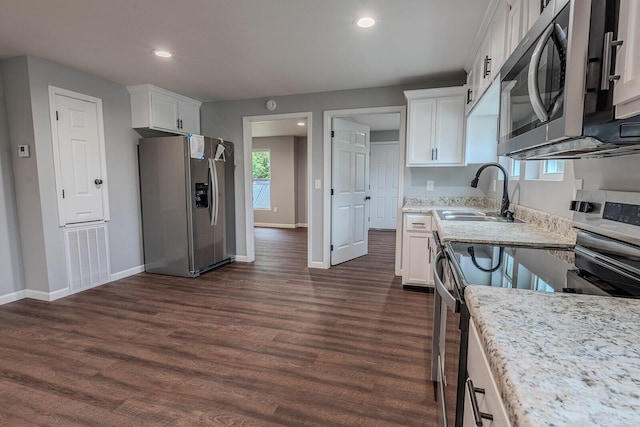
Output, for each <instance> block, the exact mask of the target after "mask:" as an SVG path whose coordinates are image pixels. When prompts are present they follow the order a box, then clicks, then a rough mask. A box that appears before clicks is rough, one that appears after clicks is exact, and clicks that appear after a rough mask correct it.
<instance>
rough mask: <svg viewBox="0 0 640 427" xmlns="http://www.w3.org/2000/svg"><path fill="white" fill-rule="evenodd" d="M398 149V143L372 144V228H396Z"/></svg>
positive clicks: (370, 224)
mask: <svg viewBox="0 0 640 427" xmlns="http://www.w3.org/2000/svg"><path fill="white" fill-rule="evenodd" d="M398 151H399V150H398V143H391V144H371V166H370V169H371V174H370V176H371V181H370V183H371V222H370V223H369V226H370V227H371V228H380V229H385V230H395V229H396V220H397V218H398Z"/></svg>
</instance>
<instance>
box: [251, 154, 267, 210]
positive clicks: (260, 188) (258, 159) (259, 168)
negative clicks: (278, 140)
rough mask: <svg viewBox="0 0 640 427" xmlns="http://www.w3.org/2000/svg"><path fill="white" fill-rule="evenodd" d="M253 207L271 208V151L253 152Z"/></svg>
mask: <svg viewBox="0 0 640 427" xmlns="http://www.w3.org/2000/svg"><path fill="white" fill-rule="evenodd" d="M251 169H252V172H251V174H252V178H253V209H271V151H269V150H253V151H252V153H251Z"/></svg>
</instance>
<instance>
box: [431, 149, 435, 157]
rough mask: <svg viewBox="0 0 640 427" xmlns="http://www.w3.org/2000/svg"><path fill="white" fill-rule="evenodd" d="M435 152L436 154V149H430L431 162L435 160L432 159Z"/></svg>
mask: <svg viewBox="0 0 640 427" xmlns="http://www.w3.org/2000/svg"><path fill="white" fill-rule="evenodd" d="M435 152H436V149H435V148H432V149H431V160H435V158H434V153H435Z"/></svg>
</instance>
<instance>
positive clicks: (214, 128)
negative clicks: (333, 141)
mask: <svg viewBox="0 0 640 427" xmlns="http://www.w3.org/2000/svg"><path fill="white" fill-rule="evenodd" d="M464 82H465V75H464V73H456V74H455V75H452V76H446V77H439V78H434V79H432V80H430V81H426V82H423V83H418V84H413V85H405V86H389V87H379V88H371V89H355V90H344V91H334V92H323V93H313V94H302V95H290V96H282V97H276V98H274V99H275V100H276V101H277V103H278V109H277V110H276V111H275V112H274V114H283V113H298V112H307V111H310V112H311V113H312V120H313V126H312V129H311V135H312V138H313V140H312V143H313V147H312V153H311V156H312V164H311V165H310V167H311V177H312V179H313V180H316V179H321V180H323V181H324V178H325V177H324V169H323V163H324V153H323V144H324V140H323V127H324V123H323V112H324V111H325V110H340V109H351V108H367V107H386V106H399V105H406V100H405V97H404V93H403V91H404V90H411V89H424V88H431V87H443V86H457V85H461V84H463V83H464ZM264 102H265V98H257V99H247V100H237V101H220V102H206V103H204V104H203V105H202V109H201V112H200V117H201V127H202V133H203V134H205V135H212V136H216V137H221V138H224V139H227V140H230V141H233V142H235V144H236V147H237V151H238V157H237V158H238V159H239V161H238V165H237V168H236V224H237V240H238V245H237V252H238V254H239V255H246V253H247V248H246V235H245V232H246V231H245V230H246V227H245V214H244V212H245V209H246V207H245V203H244V165H243V163H242V158H243V155H244V153H243V147H242V118H243V117H245V116H262V115H266V114H268V113H269V112H268V111H267V110H266V109H265V108H264ZM309 197H310V198H311V202H312V209H313V211H312V212H309V213H308V221H309V223H310V227H311V229H310V233H311V238H312V240H313V247H312V248H311V260H312V261H313V262H322V261H323V247H322V246H323V212H324V189H314V190H313V192H312V194H310V195H309Z"/></svg>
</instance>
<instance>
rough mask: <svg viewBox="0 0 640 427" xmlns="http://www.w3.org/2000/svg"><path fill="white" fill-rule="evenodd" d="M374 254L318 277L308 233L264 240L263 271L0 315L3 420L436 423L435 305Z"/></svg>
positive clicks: (126, 288) (374, 235) (130, 281)
mask: <svg viewBox="0 0 640 427" xmlns="http://www.w3.org/2000/svg"><path fill="white" fill-rule="evenodd" d="M369 244H370V250H369V252H370V253H369V255H367V256H365V257H362V258H359V259H356V260H353V261H350V262H347V263H344V264H342V265H339V266H336V267H334V268H331V269H329V270H316V269H311V270H310V269H308V268H307V267H306V264H307V254H306V229H295V230H282V229H256V262H255V263H251V264H249V263H233V264H230V265H227V266H224V267H221V268H219V269H217V270H214V271H212V272H209V273H206V274H204V275H202V276H201V277H199V278H197V279H182V278H175V277H169V276H160V275H153V274H146V273H142V274H138V275H136V276H132V277H129V278H126V279H122V280H119V281H117V282H112V283H110V284H107V285H104V286H101V287H98V288H95V289H92V290H89V291H85V292H82V293H80V294H76V295H73V296H70V297H67V298H64V299H62V300H58V301H55V302H51V303H45V302H39V301H34V300H28V299H27V300H22V301H18V302H15V303H11V304H6V305H4V306H0V425H2V426H23V425H24V426H34V425H47V426H49V425H61V426H88V425H90V426H103V425H104V426H114V425H118V426H143V425H153V426H156V425H164V426H205V425H216V426H230V425H234V426H276V425H285V426H306V425H309V426H311V425H319V426H320V425H321V426H332V425H335V426H343V425H344V426H396V425H397V426H433V425H435V424H436V422H435V420H436V414H435V411H436V404H435V402H434V397H433V390H432V386H431V382H430V381H428V372H429V369H428V367H429V361H430V346H431V323H432V322H431V313H432V304H433V299H432V295H430V294H425V293H420V292H413V291H406V290H403V289H402V286H401V283H400V278H398V277H394V275H393V268H394V245H395V233H394V232H388V231H387V232H385V231H371V232H370V240H369Z"/></svg>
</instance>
